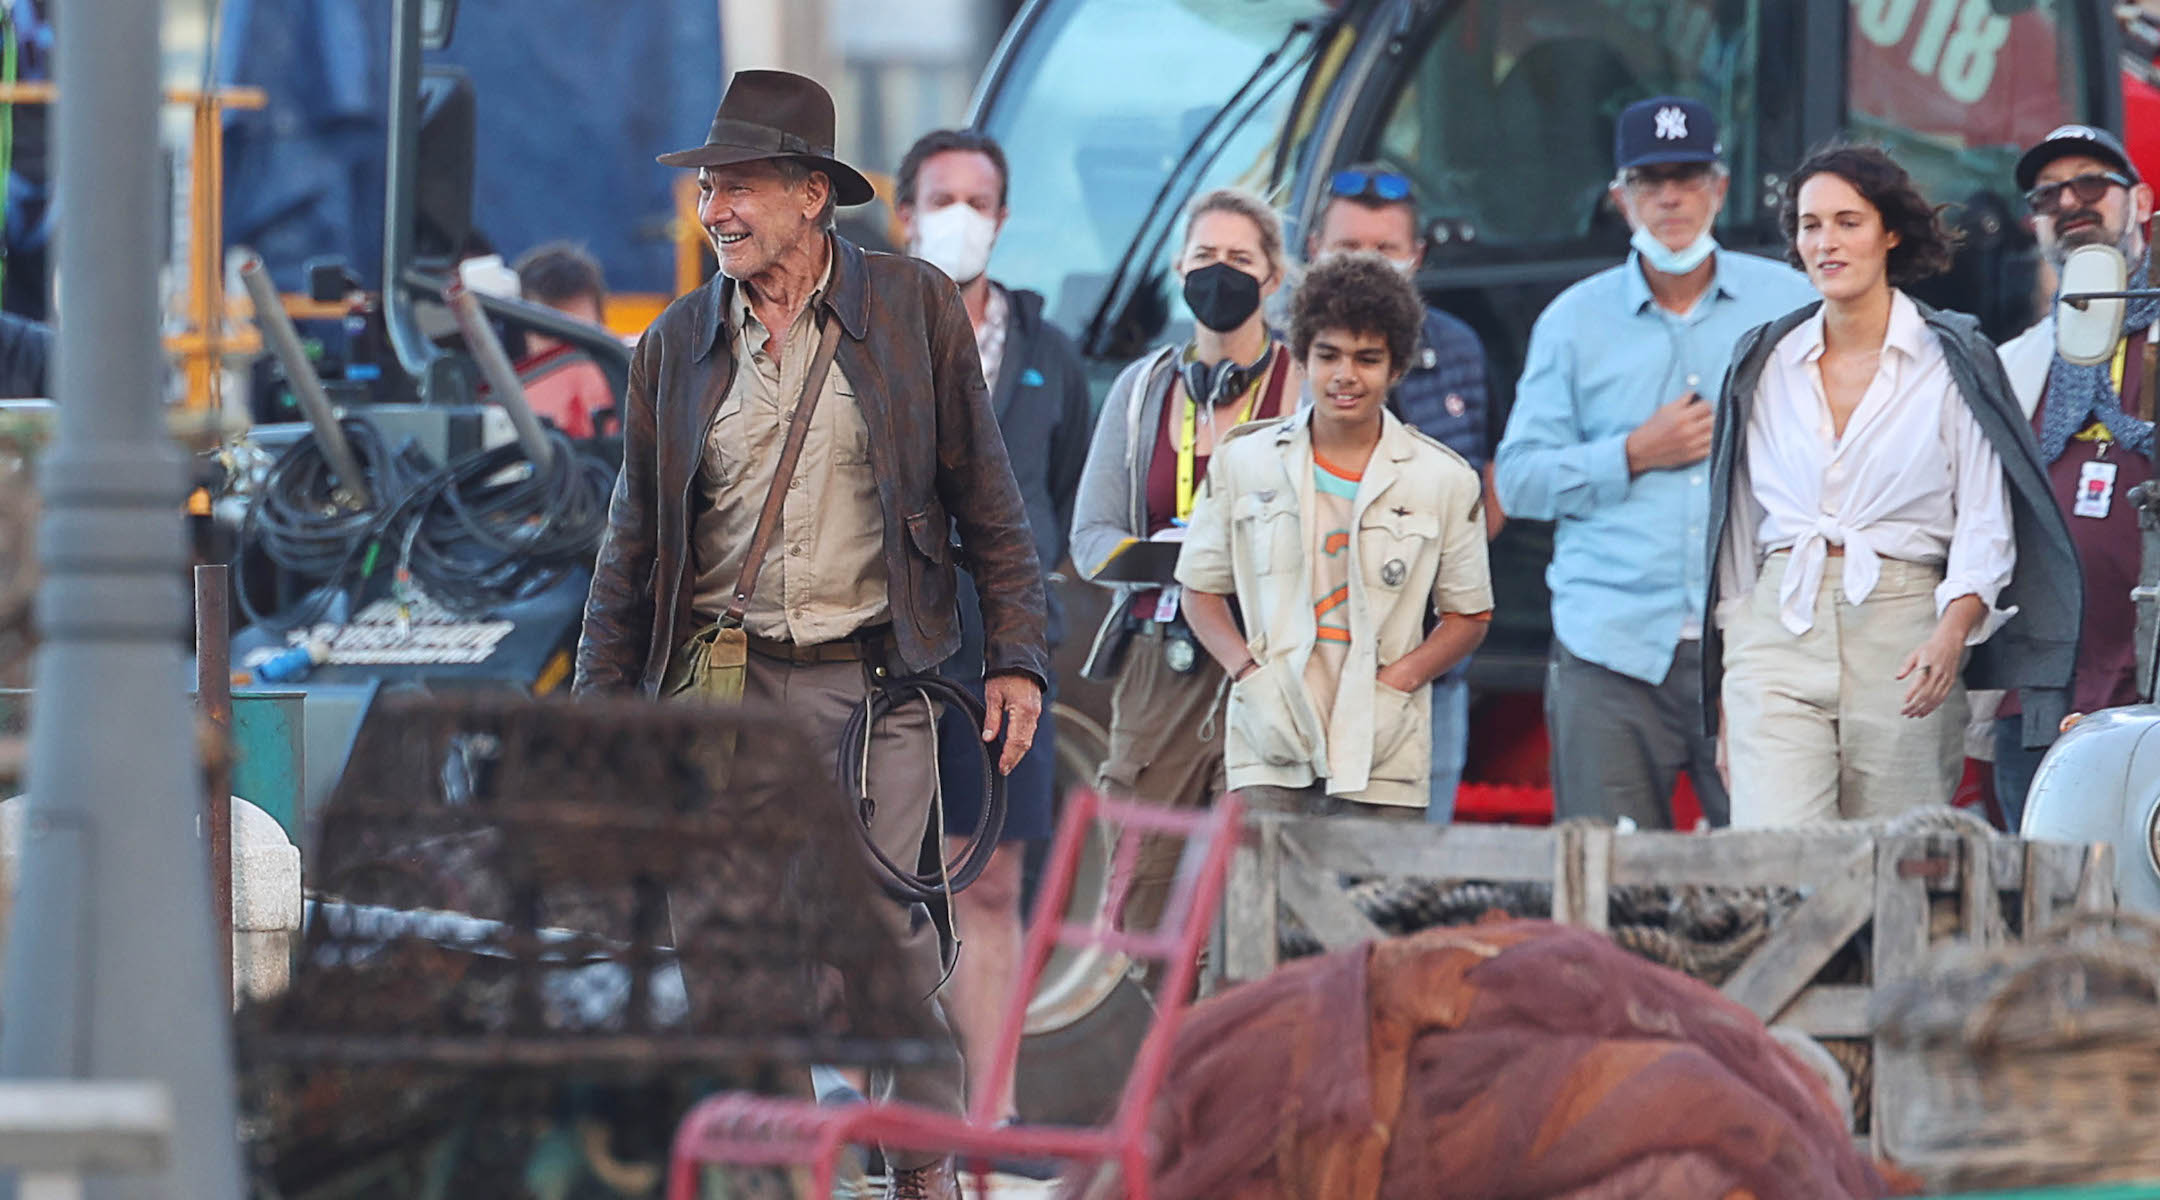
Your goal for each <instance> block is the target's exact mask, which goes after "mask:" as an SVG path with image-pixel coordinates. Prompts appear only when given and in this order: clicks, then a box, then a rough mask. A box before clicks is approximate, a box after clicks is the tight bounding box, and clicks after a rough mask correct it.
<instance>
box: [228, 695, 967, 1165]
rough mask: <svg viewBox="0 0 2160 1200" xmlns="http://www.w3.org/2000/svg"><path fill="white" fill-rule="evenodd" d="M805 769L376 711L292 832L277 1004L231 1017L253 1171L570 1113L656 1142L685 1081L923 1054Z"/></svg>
mask: <svg viewBox="0 0 2160 1200" xmlns="http://www.w3.org/2000/svg"><path fill="white" fill-rule="evenodd" d="M730 741H733V742H734V743H735V744H737V745H738V746H739V750H738V751H737V752H736V753H734V754H733V755H732V756H731V755H730V754H729V753H727V751H726V749H725V747H726V746H727V744H728V743H729V742H730ZM731 758H732V761H730V760H731ZM830 770H831V767H830V765H829V764H827V763H825V762H823V761H820V760H819V759H818V758H817V756H815V755H813V754H812V753H811V752H810V750H809V747H808V745H807V744H806V742H805V741H804V740H803V739H802V738H801V737H800V736H799V735H798V734H797V733H796V732H795V730H794V729H793V728H792V726H791V725H790V723H789V722H787V721H785V720H782V719H780V718H777V717H773V716H769V715H760V714H756V713H753V712H748V711H742V710H733V709H725V710H723V709H710V708H702V707H693V706H677V705H668V706H662V705H654V704H649V703H645V702H640V701H631V700H621V701H602V702H582V703H576V704H571V703H565V702H543V703H532V702H525V701H520V700H516V699H514V698H507V697H500V696H494V695H471V696H447V697H428V696H414V697H401V698H394V699H391V700H386V701H385V702H383V703H382V704H380V705H378V706H377V709H376V711H375V712H373V713H372V714H371V715H370V717H369V718H368V721H367V723H366V725H365V726H364V727H363V728H362V730H361V733H360V736H359V739H358V741H357V743H356V744H355V746H354V748H353V753H352V758H351V764H350V766H349V767H348V769H347V772H346V775H345V777H344V779H343V780H342V781H341V782H340V784H339V786H338V788H337V790H336V791H335V793H334V794H333V795H332V797H331V800H330V802H329V804H328V805H327V806H326V808H325V810H324V813H323V817H322V820H321V824H320V827H319V830H318V832H317V837H316V839H315V841H316V843H317V845H316V847H315V850H314V852H313V854H312V855H311V856H310V860H309V869H308V872H307V880H308V886H309V894H310V900H309V903H308V908H307V915H306V927H305V930H304V933H303V935H302V937H301V940H300V944H299V946H298V948H297V950H296V954H295V963H294V969H293V975H292V985H291V988H290V989H289V990H288V991H287V992H286V993H285V994H284V995H283V996H281V997H279V998H278V999H276V1000H274V1001H272V1002H269V1003H267V1004H264V1005H261V1006H258V1007H255V1008H253V1009H251V1010H249V1011H248V1012H246V1013H244V1014H243V1018H242V1024H241V1051H242V1061H243V1065H244V1068H245V1069H246V1070H247V1072H248V1073H249V1085H250V1086H249V1089H248V1090H249V1097H250V1101H251V1107H252V1109H253V1119H254V1120H255V1121H256V1122H257V1123H258V1126H259V1127H258V1130H257V1133H258V1135H259V1138H258V1140H259V1141H260V1142H261V1143H262V1144H264V1145H266V1146H268V1147H270V1149H268V1150H267V1151H266V1156H267V1157H270V1158H274V1159H276V1160H277V1161H276V1162H275V1164H274V1171H273V1173H274V1174H275V1175H276V1176H277V1177H278V1178H279V1179H280V1180H281V1181H285V1182H286V1183H287V1184H288V1187H290V1186H291V1183H292V1181H293V1180H295V1179H296V1178H297V1177H299V1176H313V1175H315V1174H318V1172H316V1171H315V1170H312V1169H311V1168H313V1167H321V1168H324V1169H328V1167H329V1164H331V1163H332V1162H333V1161H336V1162H339V1163H344V1164H347V1165H350V1164H352V1163H354V1162H360V1161H369V1162H375V1163H376V1164H377V1165H378V1166H379V1163H380V1160H381V1159H383V1158H384V1156H391V1157H398V1156H404V1157H408V1158H409V1157H410V1156H411V1155H412V1154H414V1153H417V1152H418V1146H419V1144H420V1142H425V1141H427V1140H428V1139H429V1138H434V1137H436V1136H437V1135H438V1134H440V1133H441V1132H442V1130H443V1129H444V1128H445V1127H446V1124H447V1125H448V1126H452V1127H459V1128H464V1127H467V1126H469V1127H470V1129H468V1135H467V1136H464V1138H463V1141H462V1143H461V1144H462V1145H463V1146H464V1150H463V1151H462V1152H461V1153H462V1155H463V1159H462V1160H472V1159H473V1156H474V1155H475V1154H478V1153H480V1148H481V1147H492V1149H491V1150H489V1151H488V1156H489V1157H491V1158H494V1159H498V1160H512V1159H516V1158H517V1157H518V1155H519V1154H520V1153H522V1151H520V1150H518V1149H517V1147H518V1146H520V1145H523V1144H524V1137H523V1134H521V1133H520V1131H521V1130H538V1129H542V1128H545V1127H547V1126H548V1125H549V1122H550V1121H553V1120H555V1119H557V1118H560V1117H561V1115H562V1113H563V1112H564V1111H565V1104H566V1097H573V1096H575V1097H582V1098H583V1101H584V1102H585V1103H586V1109H585V1111H587V1113H588V1116H589V1117H590V1118H591V1119H593V1120H598V1121H599V1122H600V1123H601V1125H602V1126H603V1127H617V1128H618V1131H619V1126H620V1124H621V1123H622V1122H625V1121H628V1122H632V1123H635V1124H637V1125H639V1126H642V1127H646V1128H654V1129H659V1130H662V1131H664V1130H665V1129H667V1128H668V1127H670V1126H671V1125H672V1123H673V1115H674V1114H675V1113H679V1112H680V1111H681V1107H682V1106H684V1105H686V1104H687V1103H688V1102H689V1100H691V1099H694V1098H695V1095H696V1094H697V1093H698V1092H701V1091H703V1090H705V1089H706V1088H709V1087H710V1086H714V1085H718V1084H726V1085H728V1086H734V1087H747V1088H753V1089H757V1090H790V1084H791V1083H792V1081H793V1080H794V1079H795V1078H797V1077H799V1076H800V1075H801V1074H802V1068H806V1067H807V1065H808V1064H810V1063H814V1062H824V1063H836V1064H859V1065H865V1066H900V1065H907V1064H911V1063H919V1062H925V1061H930V1060H932V1059H934V1058H935V1057H936V1056H937V1055H938V1054H940V1053H945V1054H949V1053H950V1051H949V1049H943V1048H941V1045H940V1043H938V1042H936V1041H933V1040H932V1039H931V1038H930V1036H929V1033H930V1030H929V1029H928V1028H927V1025H926V1021H927V1013H926V1011H925V1009H924V1007H923V1006H922V1005H920V1004H917V1003H912V1002H911V998H910V997H908V996H907V994H906V989H905V986H904V983H903V974H902V972H901V969H900V966H899V963H898V962H897V961H896V959H895V956H894V954H893V952H892V943H891V938H890V935H889V934H888V933H887V932H886V929H885V927H884V925H882V924H881V923H880V921H879V914H880V908H881V906H884V905H887V904H889V903H891V902H890V901H888V900H886V899H885V898H884V897H883V895H882V894H881V893H879V892H878V891H877V889H876V886H875V884H874V883H873V882H872V879H871V877H870V874H869V872H868V869H867V865H866V860H865V857H864V855H863V852H862V849H861V845H860V839H859V836H858V835H857V834H856V832H855V830H854V828H853V820H854V819H853V816H852V814H850V813H849V812H848V811H847V809H846V806H845V803H844V801H843V800H842V799H841V797H840V795H839V792H838V789H837V788H835V787H834V786H833V785H832V783H831V782H830V775H829V773H830ZM595 1089H598V1090H597V1091H596V1090H595ZM595 1097H600V1098H602V1099H604V1101H605V1102H604V1103H601V1104H600V1106H599V1108H598V1109H593V1108H592V1107H591V1105H592V1103H593V1102H595ZM670 1110H672V1111H670ZM541 1117H546V1118H547V1119H546V1120H542V1119H540V1118H541ZM422 1130H425V1131H427V1133H426V1137H421V1138H419V1139H418V1141H416V1140H415V1138H416V1136H417V1135H418V1131H422ZM535 1136H538V1135H537V1134H536V1135H535ZM590 1138H591V1135H590V1133H589V1132H586V1133H580V1134H578V1135H577V1138H574V1139H573V1140H574V1141H590ZM606 1142H607V1139H606V1138H603V1139H602V1143H603V1144H606ZM586 1149H587V1150H590V1147H586ZM656 1149H657V1148H656ZM438 1152H440V1151H438ZM594 1153H597V1152H594ZM588 1156H590V1155H588ZM601 1157H605V1155H602V1156H601ZM462 1160H461V1161H462ZM504 1165H505V1162H504V1161H498V1162H496V1164H495V1167H494V1168H489V1169H488V1170H489V1172H490V1173H492V1172H493V1171H494V1170H496V1169H499V1168H501V1167H503V1166H504ZM341 1170H342V1168H341ZM333 1173H336V1172H333ZM509 1174H510V1175H512V1176H514V1175H516V1174H517V1172H516V1171H515V1170H511V1171H510V1172H509ZM306 1190H307V1189H306V1188H304V1187H303V1188H300V1189H299V1191H298V1192H293V1191H290V1190H288V1193H287V1194H302V1193H304V1192H305V1191H306ZM359 1194H375V1193H372V1192H367V1191H365V1190H364V1189H363V1191H362V1192H361V1193H359ZM385 1194H387V1193H385ZM457 1194H504V1195H516V1194H521V1193H518V1192H516V1191H514V1190H513V1191H508V1192H502V1193H492V1192H490V1193H470V1192H459V1193H457Z"/></svg>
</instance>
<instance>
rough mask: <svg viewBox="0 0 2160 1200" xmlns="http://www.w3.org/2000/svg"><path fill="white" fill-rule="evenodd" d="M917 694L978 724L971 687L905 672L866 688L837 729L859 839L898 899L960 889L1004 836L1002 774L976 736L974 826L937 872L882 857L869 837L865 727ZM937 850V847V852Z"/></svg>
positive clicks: (918, 900)
mask: <svg viewBox="0 0 2160 1200" xmlns="http://www.w3.org/2000/svg"><path fill="white" fill-rule="evenodd" d="M918 697H921V698H923V699H926V700H942V701H944V702H945V703H947V704H950V705H952V706H954V707H955V708H958V709H959V710H960V711H961V712H963V713H966V714H967V717H968V719H969V720H970V721H972V722H974V727H975V728H977V729H980V728H982V723H983V716H984V713H983V702H982V701H980V700H978V699H976V698H975V693H974V692H972V691H970V690H968V689H967V688H966V687H963V686H962V685H960V684H958V683H955V682H954V681H952V680H950V679H947V678H945V677H944V676H941V675H910V676H908V677H906V678H904V679H895V680H893V681H891V682H889V683H882V684H879V685H878V686H876V687H873V688H871V689H870V694H869V695H868V696H865V697H863V702H862V703H861V704H858V705H856V706H855V711H854V712H852V713H850V714H848V721H847V725H846V726H845V727H843V728H842V729H841V731H840V761H839V771H840V781H841V786H843V787H845V788H846V789H847V790H848V794H849V798H850V799H852V800H853V801H854V802H855V807H856V813H857V814H858V815H859V816H860V817H861V818H862V819H861V822H860V824H861V827H862V836H863V845H864V846H866V847H868V849H869V851H870V858H871V861H872V862H873V863H875V864H876V867H877V872H876V873H877V876H878V886H879V887H881V888H883V889H884V890H885V894H886V895H888V896H890V897H892V898H893V899H895V900H898V901H900V902H901V903H903V904H929V903H932V902H934V901H936V900H937V899H939V898H940V897H942V896H945V895H947V894H950V893H957V892H960V891H963V890H965V889H966V888H967V886H968V885H969V884H971V883H973V882H975V880H976V878H977V877H979V876H980V875H981V874H982V873H983V869H984V868H985V867H988V866H989V865H990V856H991V855H992V854H994V853H996V851H997V847H998V839H1000V838H1002V837H1004V836H1005V776H1004V775H1003V774H1001V773H1000V772H999V771H998V769H997V759H996V758H995V757H994V755H993V750H994V746H993V745H992V744H991V743H987V742H984V741H982V740H981V739H980V738H976V739H973V740H974V742H975V745H976V751H977V753H979V754H981V755H982V765H983V795H982V816H981V817H979V818H978V819H977V820H976V822H975V832H974V834H973V835H972V836H971V837H970V838H969V840H968V844H967V846H966V847H965V848H964V849H962V850H961V852H960V854H959V856H958V857H957V858H955V859H953V860H951V861H950V862H945V863H941V866H942V867H943V870H941V871H938V872H934V873H932V872H923V871H917V870H915V869H914V867H913V866H912V865H909V866H906V867H903V866H901V865H900V864H898V863H895V862H894V861H893V860H892V859H890V858H887V857H886V856H885V852H884V851H882V850H880V849H878V847H877V842H876V841H875V840H874V839H872V838H871V836H870V823H871V815H872V814H871V811H870V810H871V805H872V803H873V802H874V799H873V798H872V797H870V796H866V795H864V794H863V788H862V780H863V779H864V777H865V776H864V768H865V767H866V765H867V764H866V762H865V759H864V755H865V754H866V753H867V747H868V744H869V741H870V738H869V731H870V730H873V729H875V728H877V723H878V721H879V720H881V719H882V718H883V717H884V716H885V714H887V713H889V712H891V711H892V710H894V709H895V708H898V707H899V706H900V705H902V704H908V703H912V702H914V701H915V700H916V699H917V698H918ZM1003 744H1004V742H1003V739H1002V738H1000V739H999V741H998V742H997V743H996V745H998V746H1002V745H1003ZM943 853H944V851H943V848H942V847H940V849H939V855H940V857H942V856H943Z"/></svg>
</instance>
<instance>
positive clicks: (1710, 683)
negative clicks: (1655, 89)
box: [1702, 301, 2085, 746]
mask: <svg viewBox="0 0 2160 1200" xmlns="http://www.w3.org/2000/svg"><path fill="white" fill-rule="evenodd" d="M1915 303H1916V304H1918V302H1917V301H1915ZM1820 307H1822V305H1821V303H1820V302H1817V303H1815V304H1810V305H1807V306H1806V307H1804V308H1800V309H1797V310H1795V311H1793V312H1790V313H1787V314H1786V315H1784V316H1782V317H1779V318H1778V319H1777V320H1775V321H1772V322H1770V323H1769V324H1767V325H1758V326H1756V327H1755V328H1753V329H1751V330H1749V331H1748V332H1747V333H1745V334H1743V335H1742V336H1741V338H1740V342H1739V344H1738V345H1737V346H1735V347H1734V348H1733V361H1732V367H1731V369H1730V370H1728V371H1727V373H1726V376H1725V387H1724V390H1723V392H1722V394H1721V396H1720V398H1719V401H1718V415H1717V433H1716V435H1715V438H1714V440H1713V442H1712V445H1711V451H1710V487H1711V491H1710V522H1709V528H1708V531H1707V532H1708V535H1709V538H1710V556H1709V559H1708V561H1709V562H1710V564H1711V569H1710V572H1709V596H1708V599H1707V601H1706V603H1705V604H1704V606H1703V612H1705V613H1715V612H1716V611H1717V604H1718V569H1717V568H1718V555H1719V553H1720V551H1721V550H1722V549H1723V548H1724V544H1725V522H1726V520H1727V519H1728V516H1729V514H1730V512H1731V510H1732V498H1733V497H1732V489H1733V473H1734V468H1735V466H1736V464H1737V463H1738V461H1739V456H1740V454H1741V453H1742V451H1743V450H1744V448H1745V445H1746V443H1745V441H1744V439H1745V437H1746V435H1747V427H1748V418H1749V416H1750V414H1751V413H1752V412H1753V410H1754V403H1755V390H1756V385H1757V384H1758V383H1759V382H1760V381H1761V379H1762V373H1763V367H1764V365H1765V364H1766V363H1767V362H1768V361H1769V359H1770V354H1771V352H1772V351H1773V350H1775V349H1776V347H1777V344H1778V343H1779V342H1780V341H1781V340H1783V339H1784V337H1785V335H1786V334H1788V333H1791V332H1792V331H1793V330H1794V329H1796V328H1798V327H1799V326H1800V325H1801V324H1802V323H1803V322H1805V321H1806V320H1807V319H1808V318H1809V317H1812V316H1814V315H1815V311H1816V310H1817V309H1819V308H1820ZM1918 307H1919V310H1920V317H1921V319H1922V320H1924V321H1925V322H1927V327H1928V329H1929V331H1931V332H1932V333H1934V335H1935V337H1936V340H1937V341H1939V342H1940V343H1941V345H1942V351H1943V358H1944V360H1945V362H1946V363H1947V365H1948V366H1949V368H1950V378H1951V379H1952V381H1954V382H1955V383H1956V384H1957V388H1958V391H1959V392H1960V393H1961V394H1962V395H1963V396H1964V398H1965V403H1966V405H1967V407H1969V408H1970V409H1971V410H1972V415H1973V420H1974V421H1975V422H1976V423H1977V424H1978V425H1979V426H1980V430H1981V432H1982V433H1984V434H1986V435H1987V439H1988V444H1989V445H1991V446H1993V447H1994V449H1995V454H1996V456H1997V457H1998V458H2000V459H2001V460H2002V465H2003V477H2004V479H2005V481H2006V482H2007V483H2008V484H2009V491H2010V512H2011V522H2012V526H2013V533H2014V534H2015V536H2016V538H2017V566H2016V569H2015V570H2014V571H2013V573H2012V574H2011V576H2010V584H2009V586H2007V587H2005V588H2004V589H2003V590H2002V594H2001V595H2000V596H1999V597H1997V599H1996V604H1997V606H1999V607H2003V608H2008V607H2010V606H2012V605H2015V606H2016V607H2017V610H2018V611H2017V615H2016V616H2014V617H2012V618H2010V620H2009V621H2008V623H2006V624H2004V625H2003V627H2002V628H2001V629H1998V630H1996V631H1995V635H1994V636H1993V637H1991V638H1989V639H1988V640H1987V641H1985V642H1982V643H1981V644H1979V645H1978V646H1975V647H1973V649H1972V654H1971V657H1970V658H1968V659H1967V661H1966V664H1965V684H1966V686H1967V687H1972V688H2017V689H2019V690H2020V691H2021V692H2022V693H2023V696H2024V706H2025V744H2026V745H2028V746H2037V745H2046V744H2047V743H2048V741H2049V740H2051V739H2052V738H2053V737H2054V732H2055V728H2056V726H2057V725H2058V724H2060V723H2061V721H2062V718H2063V716H2064V715H2065V714H2066V712H2067V708H2068V704H2069V688H2070V678H2071V675H2072V673H2073V672H2074V671H2075V669H2076V667H2077V646H2078V628H2079V624H2080V622H2081V621H2082V620H2083V617H2084V611H2085V585H2084V577H2083V574H2082V572H2081V571H2080V569H2079V567H2078V560H2077V551H2076V549H2075V548H2074V547H2073V545H2072V543H2071V541H2070V528H2069V526H2068V525H2067V524H2066V523H2065V520H2064V517H2063V515H2062V509H2061V508H2059V507H2057V505H2056V503H2055V497H2054V494H2053V492H2052V491H2051V489H2050V488H2049V486H2048V474H2047V468H2046V466H2045V465H2043V464H2042V463H2041V461H2040V448H2039V445H2038V443H2037V442H2035V441H2034V439H2033V432H2032V426H2031V425H2030V424H2029V423H2028V422H2027V420H2026V418H2025V414H2024V411H2023V410H2022V409H2021V408H2020V407H2019V406H2018V401H2017V396H2016V395H2015V394H2014V393H2013V392H2012V391H2011V388H2010V378H2009V376H2008V375H2006V374H2004V372H2003V366H2002V360H2001V359H1999V358H1997V357H1996V355H1995V347H1994V345H1993V343H1991V342H1989V341H1988V339H1987V337H1986V335H1984V334H1982V333H1981V332H1980V322H1979V321H1977V320H1975V319H1974V318H1972V317H1969V316H1967V315H1965V314H1964V313H1955V312H1943V311H1940V310H1938V309H1934V308H1930V307H1929V306H1928V305H1925V304H1918ZM1702 670H1703V693H1702V694H1703V719H1704V723H1705V726H1706V727H1707V728H1709V729H1710V730H1711V731H1712V732H1715V731H1716V729H1717V716H1718V686H1719V684H1720V683H1721V682H1722V681H1723V678H1724V673H1725V655H1724V646H1723V638H1722V637H1721V635H1720V633H1719V630H1718V628H1717V622H1716V621H1715V620H1711V621H1706V622H1705V623H1704V629H1703V656H1702ZM2042 730H2044V731H2045V736H2041V737H2039V738H2038V739H2037V740H2036V738H2035V734H2036V732H2038V731H2042Z"/></svg>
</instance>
